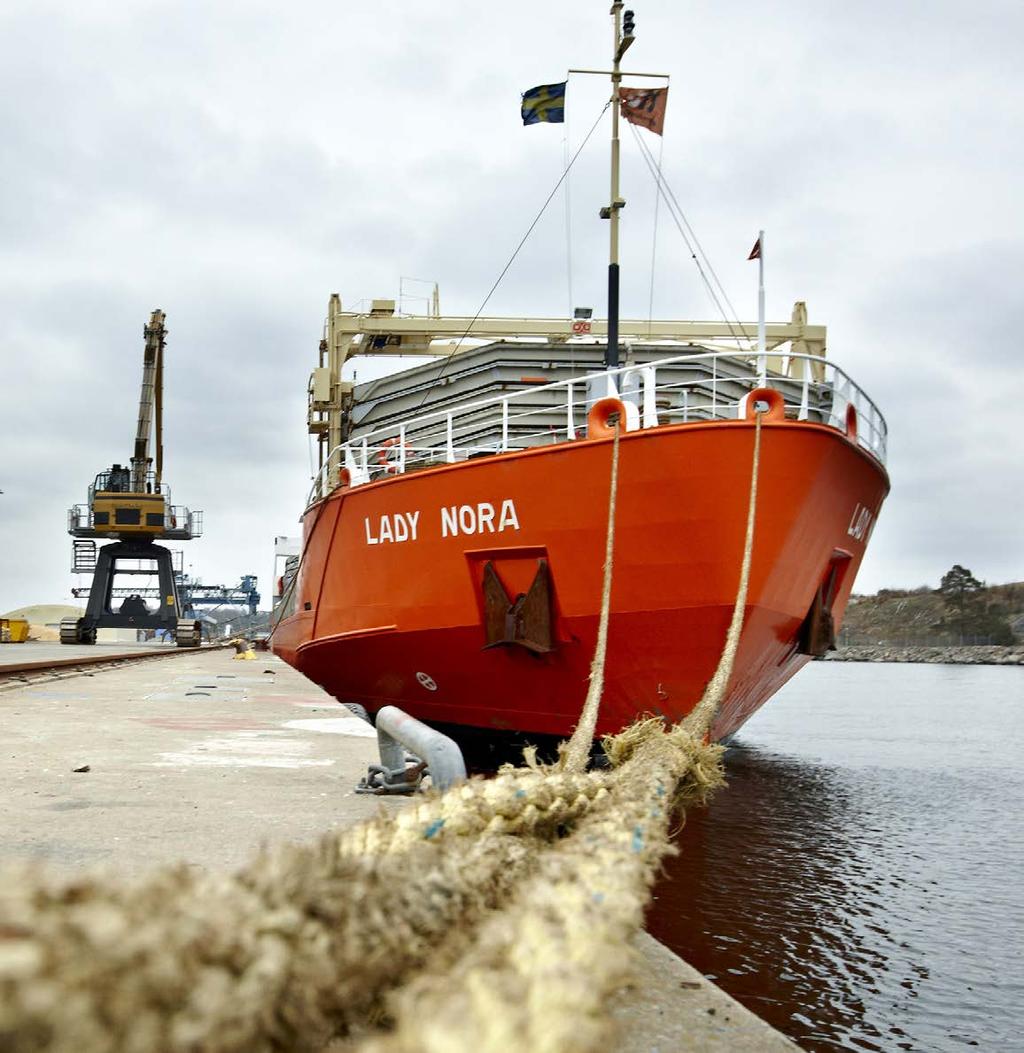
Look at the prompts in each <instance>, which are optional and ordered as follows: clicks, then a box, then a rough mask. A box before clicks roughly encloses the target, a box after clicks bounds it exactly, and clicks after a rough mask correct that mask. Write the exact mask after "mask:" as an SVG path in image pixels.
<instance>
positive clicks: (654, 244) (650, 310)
mask: <svg viewBox="0 0 1024 1053" xmlns="http://www.w3.org/2000/svg"><path fill="white" fill-rule="evenodd" d="M664 153H665V137H664V136H661V145H660V146H659V147H658V178H659V179H660V178H661V159H662V157H663V156H664ZM660 204H661V194H655V195H654V231H653V232H652V234H651V292H650V296H648V298H647V338H648V340H649V339H650V337H651V322H652V321H653V319H654V263H655V259H656V257H657V253H658V206H659V205H660Z"/></svg>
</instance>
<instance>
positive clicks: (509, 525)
mask: <svg viewBox="0 0 1024 1053" xmlns="http://www.w3.org/2000/svg"><path fill="white" fill-rule="evenodd" d="M495 516H497V519H498V522H497V525H495V522H494V519H495ZM518 529H519V515H518V513H517V512H516V505H515V502H514V501H511V500H505V501H502V502H501V508H500V509H498V510H496V509H495V507H494V505H492V504H491V503H490V502H489V501H481V502H480V503H479V504H475V505H449V506H448V507H447V508H442V509H441V537H458V535H459V534H463V535H468V534H501V533H504V532H505V531H506V530H518Z"/></svg>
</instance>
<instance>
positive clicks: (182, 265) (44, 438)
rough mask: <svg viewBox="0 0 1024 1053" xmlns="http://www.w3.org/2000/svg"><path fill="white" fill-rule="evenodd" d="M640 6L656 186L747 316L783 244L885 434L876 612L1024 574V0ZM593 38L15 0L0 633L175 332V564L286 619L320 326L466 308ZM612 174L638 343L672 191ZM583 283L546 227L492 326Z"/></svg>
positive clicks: (372, 18) (6, 62) (598, 10)
mask: <svg viewBox="0 0 1024 1053" xmlns="http://www.w3.org/2000/svg"><path fill="white" fill-rule="evenodd" d="M635 6H636V11H637V15H636V23H637V43H636V44H635V45H634V47H633V49H632V50H631V51H630V53H629V56H628V59H629V61H628V62H627V63H626V65H627V66H628V67H630V68H636V69H643V70H649V71H655V72H664V73H669V74H671V77H672V81H671V83H672V88H671V93H670V101H669V106H668V119H667V124H666V135H665V141H664V167H665V171H666V175H667V178H668V180H669V182H670V184H671V185H672V187H673V189H674V191H675V194H676V196H677V198H678V199H679V201H680V203H681V204H682V206H683V208H684V209H685V210H686V212H687V215H688V218H689V219H690V222H691V223H692V224H693V226H694V227H695V228H696V230H697V233H698V235H699V236H700V238H701V240H702V242H703V244H704V247H705V249H706V250H707V251H708V253H709V255H710V256H711V258H712V260H713V261H714V263H715V265H716V267H717V269H718V272H719V275H720V277H721V279H722V281H723V282H724V284H725V286H726V288H727V289H728V290H729V292H730V296H731V298H732V300H733V302H734V303H735V304H736V306H737V308H738V309H739V311H740V313H741V314H743V315H745V316H746V317H748V318H754V317H756V266H755V265H754V264H748V263H746V255H747V252H748V251H749V249H750V246H751V244H752V242H753V240H754V237H755V236H756V232H757V230H758V229H759V228H761V227H763V228H765V229H766V230H767V254H766V255H767V260H766V264H767V284H768V315H769V319H770V320H785V319H787V318H788V316H789V311H790V308H791V305H792V303H793V301H794V300H797V299H803V300H806V301H807V303H808V309H809V315H810V320H811V321H812V322H818V323H825V324H827V325H828V327H829V355H830V357H832V358H833V359H834V360H835V361H837V362H839V363H840V364H842V365H843V366H844V367H845V368H846V369H848V370H849V371H850V372H851V373H852V374H853V376H854V377H855V378H856V379H857V380H858V382H860V383H861V385H862V386H863V387H865V388H866V390H867V391H868V392H869V393H870V394H871V395H872V396H873V397H874V398H875V400H876V402H878V403H879V405H880V406H881V408H882V410H883V412H884V413H885V414H886V416H887V417H888V420H889V426H890V463H889V467H890V471H891V475H892V484H893V490H892V494H891V496H890V498H889V501H888V503H887V504H886V506H885V507H884V509H883V512H882V516H881V520H880V523H879V525H878V527H877V529H876V531H875V535H874V538H873V540H872V545H871V550H870V551H869V554H868V557H867V560H866V561H865V564H864V566H863V568H862V571H861V575H860V578H859V580H858V585H857V588H858V590H859V591H873V590H875V589H877V588H879V587H883V586H886V585H895V586H899V585H903V586H915V585H919V584H924V583H930V584H933V585H934V584H937V583H938V579H939V577H940V576H941V575H942V573H943V572H944V571H945V570H947V569H948V568H949V567H950V565H951V564H953V563H954V562H957V563H963V564H966V565H967V566H969V567H970V568H971V569H972V570H973V571H974V573H975V574H976V575H977V576H979V577H981V578H984V579H986V580H989V581H1007V580H1019V579H1022V578H1024V559H1022V545H1021V522H1022V520H1024V504H1022V497H1021V491H1022V483H1024V478H1022V477H1024V470H1022V460H1024V458H1022V452H1024V451H1022V445H1024V443H1022V440H1021V425H1022V412H1021V391H1022V390H1024V366H1022V364H1021V360H1022V356H1021V351H1020V343H1021V334H1022V331H1024V308H1022V306H1021V304H1022V299H1021V294H1020V291H1019V286H1020V284H1021V281H1022V279H1024V222H1022V209H1021V203H1020V202H1021V173H1022V171H1024V163H1022V162H1024V156H1022V155H1024V146H1022V143H1024V136H1022V134H1021V128H1022V123H1024V122H1022V118H1024V90H1022V89H1024V75H1022V69H1024V64H1022V63H1021V61H1020V46H1019V45H1020V40H1021V39H1024V4H1021V3H1020V2H1019V0H1012V2H1011V0H1006V2H1003V0H970V2H968V0H928V2H923V0H897V2H895V3H893V2H892V0H887V2H885V3H880V2H873V0H862V2H859V3H856V4H851V3H849V2H848V0H843V2H839V0H783V2H780V3H774V4H764V3H754V2H752V0H743V2H740V0H716V2H714V3H710V2H705V0H690V2H687V3H679V2H678V0H648V2H647V3H643V2H641V0H638V2H637V4H636V5H635ZM607 9H608V2H607V0H570V2H561V3H557V4H546V5H542V6H541V7H537V6H536V5H530V4H512V3H504V2H500V3H499V2H490V3H480V2H479V0H478V2H475V3H470V2H465V0H445V2H444V3H440V2H437V3H433V2H425V0H421V2H419V3H411V2H398V0H376V2H372V3H359V4H353V3H346V2H343V0H342V2H339V0H331V2H329V3H328V2H313V0H293V2H292V3H290V4H281V3H279V2H277V0H275V2H273V3H269V2H245V3H238V2H235V3H231V4H228V3H226V2H216V0H203V2H202V3H199V2H188V0H175V2H161V3H157V2H145V0H118V2H111V3H99V2H90V0H76V2H75V3H66V2H60V3H56V2H48V0H31V2H20V0H2V3H0V489H3V491H4V493H3V494H2V495H0V530H2V545H0V610H5V609H7V608H12V607H15V606H19V605H22V604H27V603H34V602H58V601H60V600H62V599H64V598H66V597H68V596H69V595H70V591H69V590H70V587H71V585H72V584H74V583H75V582H74V579H73V578H72V576H71V575H70V573H69V569H68V568H69V566H70V548H71V545H70V538H69V537H68V536H67V534H66V532H65V528H66V509H67V507H68V506H69V505H71V504H72V503H74V502H78V501H84V500H85V497H86V488H87V486H88V484H89V482H90V481H91V479H92V477H93V475H94V474H95V473H96V472H97V471H100V470H101V469H103V468H104V467H105V466H107V465H109V464H110V463H112V462H113V461H120V462H126V461H127V460H128V458H129V457H130V454H131V444H132V439H133V437H134V428H135V417H136V409H137V403H138V387H139V380H140V371H141V353H140V352H141V348H142V325H143V322H144V321H145V320H146V319H147V318H148V315H149V312H150V311H151V310H152V309H153V308H154V307H157V306H159V307H161V308H163V309H164V310H165V311H166V312H167V316H168V328H169V332H170V336H169V341H168V359H167V368H166V414H165V422H166V424H165V451H166V452H165V477H166V478H167V480H168V481H169V482H170V484H171V486H172V488H173V496H174V500H175V502H176V503H184V504H188V505H191V506H192V507H193V508H202V509H204V510H205V514H206V535H205V537H204V538H203V539H202V540H201V541H198V542H193V543H191V544H190V545H188V546H186V550H187V551H186V561H187V562H188V563H189V564H191V565H192V567H193V571H194V573H195V574H197V575H199V576H201V577H202V578H203V579H204V580H205V581H206V582H208V583H219V582H227V583H230V582H233V581H235V580H237V579H238V577H239V576H240V575H241V574H243V573H248V572H254V573H256V574H258V575H259V577H260V584H261V586H262V587H263V590H264V594H265V595H267V594H268V593H269V589H268V587H267V586H268V585H269V580H268V579H269V575H270V566H271V554H272V542H273V538H274V536H275V535H276V534H294V533H297V531H298V524H297V517H298V515H299V512H300V511H301V506H302V502H303V498H304V495H305V493H306V491H307V489H308V484H309V471H310V470H309V464H310V455H309V448H308V443H307V437H306V435H305V399H306V395H305V391H306V381H307V377H308V374H309V371H310V369H311V368H312V366H313V365H315V358H316V346H317V342H318V340H319V338H320V332H321V326H322V321H323V317H324V314H325V311H326V304H327V298H328V295H329V294H330V293H331V292H334V291H337V292H338V293H340V294H341V296H342V300H343V302H345V303H355V302H356V301H358V300H360V299H362V298H369V297H396V296H397V293H398V288H399V279H400V278H401V277H402V276H413V277H417V278H426V279H430V280H436V281H438V282H440V286H441V304H442V309H443V310H444V311H445V312H448V313H466V314H472V313H473V312H474V311H475V310H476V309H477V308H478V306H479V304H480V301H481V299H482V297H483V296H484V295H485V293H486V291H487V290H488V289H489V288H490V285H491V283H492V281H493V280H494V278H495V277H496V276H497V274H498V272H499V271H500V269H501V267H502V266H503V265H504V263H505V261H506V259H507V258H508V255H509V254H510V252H511V250H512V249H513V248H514V246H515V244H516V243H517V242H518V240H519V238H520V236H521V235H522V233H523V231H524V230H525V229H526V227H527V226H528V224H529V222H530V221H531V219H532V218H533V216H534V214H535V213H536V211H537V209H538V208H539V206H540V204H541V203H542V202H543V200H544V198H545V197H546V196H547V194H548V192H549V190H550V188H551V186H552V185H553V184H554V182H555V180H556V179H557V177H558V173H559V171H560V169H561V166H562V163H563V154H564V150H565V148H566V147H565V142H566V138H567V140H568V143H569V145H570V147H571V148H573V149H574V148H575V145H576V144H578V142H579V141H580V139H581V138H582V136H583V135H584V134H585V131H586V129H587V128H589V127H590V125H591V124H592V122H593V121H594V119H595V118H596V117H597V115H598V113H599V112H600V110H601V106H602V104H603V101H604V98H605V96H606V94H607V87H606V84H605V83H603V82H598V81H597V78H574V79H573V81H572V82H571V83H570V86H569V96H568V104H567V105H568V113H569V119H568V123H567V124H566V125H565V126H547V125H545V126H536V127H531V128H523V127H522V126H521V124H520V120H519V115H518V106H519V95H520V93H521V92H522V91H524V90H525V89H527V88H529V87H532V86H533V85H535V84H540V83H545V82H551V81H557V80H561V79H563V77H564V76H565V71H566V69H567V67H569V66H591V67H594V66H601V65H602V64H604V63H606V62H607V53H608V50H609V40H610V32H611V31H610V19H609V18H608V16H607ZM606 120H607V118H606ZM644 134H646V133H644ZM605 135H606V132H604V131H602V133H601V134H595V136H594V139H593V140H592V142H591V145H590V147H588V150H587V152H586V153H585V154H584V155H583V156H582V157H581V160H580V162H579V164H578V166H577V169H576V170H574V174H573V178H572V184H571V216H572V230H573V240H572V262H573V267H572V289H573V300H574V301H575V302H576V303H579V304H590V305H593V306H594V307H595V308H596V309H597V311H598V313H599V314H603V311H604V282H605V270H604V268H605V260H606V257H605V252H606V249H605V239H606V237H607V227H606V225H605V224H603V223H602V222H601V221H600V220H599V219H598V218H597V216H596V211H597V208H598V207H599V206H600V205H601V204H604V203H606V202H605V199H606V196H607V168H606V165H607V158H606V145H605ZM652 141H653V142H654V144H655V147H656V148H657V140H654V139H652ZM623 165H624V167H623V192H624V196H625V197H626V198H627V200H628V206H627V208H626V211H625V213H624V217H623V234H622V237H623V313H624V314H625V315H628V316H640V317H645V316H646V314H647V307H648V296H649V287H650V260H651V239H652V222H653V216H652V212H653V209H652V204H653V194H652V192H651V186H650V179H649V177H648V176H647V173H646V171H645V169H644V167H643V165H642V162H641V161H640V158H639V155H638V152H637V150H636V147H635V144H634V143H633V141H632V137H631V136H630V135H629V134H628V133H626V135H625V140H624V161H623ZM662 216H663V220H664V213H662ZM566 255H567V254H566V212H565V202H564V199H563V198H561V197H559V198H558V199H557V200H556V202H555V203H554V204H553V205H552V207H551V209H550V210H549V213H548V214H547V215H546V216H545V217H544V219H543V220H542V222H541V224H540V225H539V227H538V230H537V233H536V235H535V237H534V238H533V240H532V241H531V243H530V244H529V245H528V247H527V248H526V250H524V252H523V254H522V255H521V257H520V258H519V260H518V261H517V263H516V264H515V265H514V266H513V268H512V269H511V271H510V272H509V275H508V277H507V279H506V281H505V282H504V284H503V285H502V287H501V288H500V289H499V291H498V292H497V294H496V295H495V297H494V299H493V300H492V302H491V304H490V305H489V306H488V313H513V314H534V315H560V314H564V313H565V312H566V311H567V309H568V307H569V280H568V271H567V265H566ZM658 258H659V267H658V270H657V277H656V281H655V286H654V290H655V292H654V313H655V316H656V317H675V318H713V317H715V313H714V310H713V308H712V306H711V304H710V303H709V302H708V300H707V298H706V296H705V294H704V292H703V290H702V286H701V284H700V282H699V280H698V277H697V274H696V272H695V271H694V269H693V266H692V263H690V262H689V261H688V259H687V255H686V253H685V251H684V249H683V246H682V245H681V244H680V243H679V242H678V239H677V237H676V235H675V234H674V231H672V229H671V228H670V226H669V225H668V224H667V223H666V222H663V223H662V225H661V228H660V231H659V237H658ZM410 305H411V304H410ZM83 584H85V582H83Z"/></svg>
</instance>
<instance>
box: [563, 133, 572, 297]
mask: <svg viewBox="0 0 1024 1053" xmlns="http://www.w3.org/2000/svg"><path fill="white" fill-rule="evenodd" d="M562 151H563V153H562V164H563V165H564V166H565V170H566V172H568V171H569V168H570V165H569V121H568V119H566V122H565V136H564V137H563V139H562ZM571 188H572V180H571V179H568V178H567V179H566V180H565V194H564V197H565V278H566V285H567V288H568V291H569V303H568V315H569V317H570V318H571V317H572V309H573V295H572V194H571Z"/></svg>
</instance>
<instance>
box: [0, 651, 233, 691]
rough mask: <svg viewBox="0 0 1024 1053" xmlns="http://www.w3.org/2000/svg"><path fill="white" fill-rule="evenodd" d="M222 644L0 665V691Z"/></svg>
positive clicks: (174, 655)
mask: <svg viewBox="0 0 1024 1053" xmlns="http://www.w3.org/2000/svg"><path fill="white" fill-rule="evenodd" d="M224 646H227V645H226V644H214V645H212V646H207V647H203V648H187V649H179V648H177V647H173V648H172V647H165V648H160V649H159V650H157V649H154V650H151V651H127V652H122V653H120V654H98V655H75V656H74V657H72V658H47V659H42V660H40V661H37V662H15V663H11V664H0V691H5V690H9V689H11V688H17V687H26V686H30V685H32V684H38V683H44V682H47V681H51V680H64V679H66V678H68V677H72V676H86V675H90V674H92V673H97V672H102V671H104V670H106V669H116V668H118V667H119V666H123V665H126V664H127V663H129V662H141V661H143V660H145V659H153V658H175V657H179V656H181V655H187V654H191V655H196V654H200V653H202V652H203V651H208V650H214V649H219V648H220V647H224Z"/></svg>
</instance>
